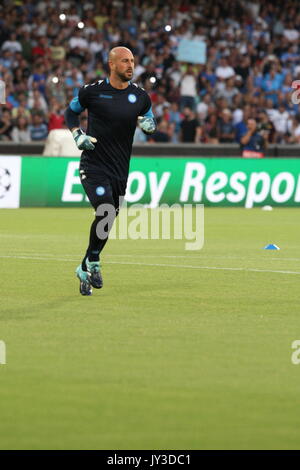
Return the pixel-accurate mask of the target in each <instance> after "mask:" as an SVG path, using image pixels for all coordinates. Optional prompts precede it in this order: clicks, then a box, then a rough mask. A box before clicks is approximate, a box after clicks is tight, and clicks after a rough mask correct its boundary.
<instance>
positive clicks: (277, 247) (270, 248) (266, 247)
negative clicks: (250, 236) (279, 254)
mask: <svg viewBox="0 0 300 470" xmlns="http://www.w3.org/2000/svg"><path fill="white" fill-rule="evenodd" d="M264 250H280V248H279V246H277V245H274V244H273V243H270V245H267V246H265V247H264Z"/></svg>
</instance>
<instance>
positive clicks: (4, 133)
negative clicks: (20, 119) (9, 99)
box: [0, 109, 13, 140]
mask: <svg viewBox="0 0 300 470" xmlns="http://www.w3.org/2000/svg"><path fill="white" fill-rule="evenodd" d="M12 128H13V126H12V120H11V115H10V112H9V110H8V109H4V110H3V111H2V115H1V117H0V140H10V139H11V136H10V135H11V131H12Z"/></svg>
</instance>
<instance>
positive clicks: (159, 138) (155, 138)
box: [148, 120, 170, 143]
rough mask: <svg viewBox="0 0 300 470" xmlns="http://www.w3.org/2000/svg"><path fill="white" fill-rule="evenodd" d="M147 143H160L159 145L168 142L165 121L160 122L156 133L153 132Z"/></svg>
mask: <svg viewBox="0 0 300 470" xmlns="http://www.w3.org/2000/svg"><path fill="white" fill-rule="evenodd" d="M148 141H149V142H160V143H167V142H169V141H170V137H169V134H168V123H167V121H164V120H162V121H161V122H160V123H159V125H158V128H157V131H156V132H154V134H152V135H151V136H149V138H148Z"/></svg>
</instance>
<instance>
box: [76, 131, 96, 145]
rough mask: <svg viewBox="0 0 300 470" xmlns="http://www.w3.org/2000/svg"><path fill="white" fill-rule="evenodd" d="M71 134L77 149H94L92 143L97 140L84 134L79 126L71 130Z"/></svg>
mask: <svg viewBox="0 0 300 470" xmlns="http://www.w3.org/2000/svg"><path fill="white" fill-rule="evenodd" d="M72 135H73V138H74V140H75V143H76V145H77V147H78V148H79V150H94V148H95V145H94V144H95V143H96V142H97V139H96V138H95V137H91V136H90V135H86V134H85V133H84V132H83V131H82V130H81V129H79V128H78V129H74V131H72Z"/></svg>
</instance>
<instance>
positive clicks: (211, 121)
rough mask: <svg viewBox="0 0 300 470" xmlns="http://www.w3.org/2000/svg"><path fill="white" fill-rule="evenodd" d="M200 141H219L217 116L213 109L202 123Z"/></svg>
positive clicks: (210, 142)
mask: <svg viewBox="0 0 300 470" xmlns="http://www.w3.org/2000/svg"><path fill="white" fill-rule="evenodd" d="M202 142H204V143H206V144H214V145H216V144H218V143H219V130H218V117H217V114H216V113H215V112H214V111H213V112H212V113H211V114H208V116H207V118H206V120H205V123H204V125H203V128H202Z"/></svg>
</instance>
